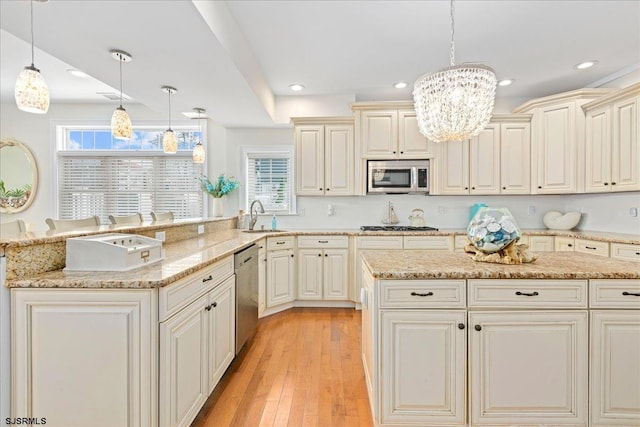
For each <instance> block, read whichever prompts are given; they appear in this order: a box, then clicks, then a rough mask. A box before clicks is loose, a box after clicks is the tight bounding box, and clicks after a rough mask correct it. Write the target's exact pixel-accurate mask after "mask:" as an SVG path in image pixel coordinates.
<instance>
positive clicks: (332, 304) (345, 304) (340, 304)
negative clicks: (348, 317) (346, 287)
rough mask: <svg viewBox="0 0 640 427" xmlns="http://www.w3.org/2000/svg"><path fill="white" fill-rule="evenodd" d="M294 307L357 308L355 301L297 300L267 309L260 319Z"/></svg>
mask: <svg viewBox="0 0 640 427" xmlns="http://www.w3.org/2000/svg"><path fill="white" fill-rule="evenodd" d="M294 307H320V308H356V303H355V302H353V301H307V300H305V301H302V300H296V301H291V302H287V303H285V304H281V305H278V306H276V307H270V308H267V309H265V310H264V311H263V312H262V313H261V314H260V316H259V317H260V318H263V317H267V316H271V315H272V314H276V313H280V312H282V311H285V310H289V309H290V308H294Z"/></svg>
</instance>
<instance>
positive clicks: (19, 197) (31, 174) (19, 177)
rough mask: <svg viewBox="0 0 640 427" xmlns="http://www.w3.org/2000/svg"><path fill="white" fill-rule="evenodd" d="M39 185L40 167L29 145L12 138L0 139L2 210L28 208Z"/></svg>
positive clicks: (4, 211)
mask: <svg viewBox="0 0 640 427" xmlns="http://www.w3.org/2000/svg"><path fill="white" fill-rule="evenodd" d="M37 187H38V167H37V166H36V159H35V158H34V157H33V154H32V153H31V150H29V147H27V146H26V145H25V144H23V143H21V142H18V141H14V140H11V139H3V140H2V141H0V212H3V213H17V212H22V211H23V210H25V209H27V208H28V207H29V205H31V203H33V199H34V198H35V196H36V189H37Z"/></svg>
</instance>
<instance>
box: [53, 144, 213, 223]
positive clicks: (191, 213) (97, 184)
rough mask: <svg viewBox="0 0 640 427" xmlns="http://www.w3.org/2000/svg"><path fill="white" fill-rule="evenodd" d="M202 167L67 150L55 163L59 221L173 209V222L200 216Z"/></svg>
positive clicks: (172, 160)
mask: <svg viewBox="0 0 640 427" xmlns="http://www.w3.org/2000/svg"><path fill="white" fill-rule="evenodd" d="M201 174H202V165H200V164H194V163H193V161H192V159H191V157H190V156H189V157H186V156H184V157H168V156H161V155H160V156H150V155H145V156H144V157H141V156H126V155H117V156H86V155H77V154H76V153H70V152H66V153H64V154H62V155H61V156H60V158H59V161H58V192H59V197H58V199H59V202H58V203H59V206H58V209H59V212H58V215H59V217H60V218H61V219H74V218H84V217H88V216H91V215H98V216H100V219H101V221H102V222H103V223H109V221H108V217H109V215H116V216H122V215H131V214H133V213H136V212H141V213H142V214H143V215H144V217H145V219H150V215H149V213H150V212H151V211H157V212H166V211H172V212H173V213H174V217H175V218H194V217H201V216H202V212H203V210H202V209H203V206H202V199H203V196H202V192H201V190H200V186H199V181H198V179H197V178H198V177H199V176H200V175H201Z"/></svg>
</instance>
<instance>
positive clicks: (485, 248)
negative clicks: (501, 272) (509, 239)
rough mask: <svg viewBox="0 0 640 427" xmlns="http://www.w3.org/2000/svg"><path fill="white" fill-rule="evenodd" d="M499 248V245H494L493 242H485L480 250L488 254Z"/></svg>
mask: <svg viewBox="0 0 640 427" xmlns="http://www.w3.org/2000/svg"><path fill="white" fill-rule="evenodd" d="M499 250H500V246H498V245H496V244H495V243H485V244H484V246H483V247H482V252H486V253H488V254H490V253H493V252H498V251H499Z"/></svg>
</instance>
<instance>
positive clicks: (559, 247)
mask: <svg viewBox="0 0 640 427" xmlns="http://www.w3.org/2000/svg"><path fill="white" fill-rule="evenodd" d="M575 248H576V242H575V239H574V238H573V237H558V236H556V238H555V251H556V252H573V251H574V250H575Z"/></svg>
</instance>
